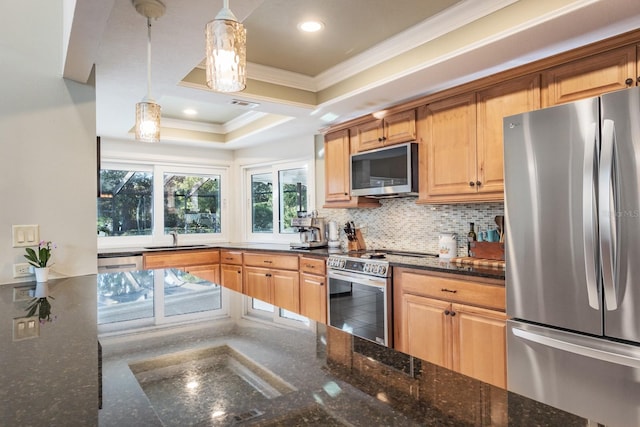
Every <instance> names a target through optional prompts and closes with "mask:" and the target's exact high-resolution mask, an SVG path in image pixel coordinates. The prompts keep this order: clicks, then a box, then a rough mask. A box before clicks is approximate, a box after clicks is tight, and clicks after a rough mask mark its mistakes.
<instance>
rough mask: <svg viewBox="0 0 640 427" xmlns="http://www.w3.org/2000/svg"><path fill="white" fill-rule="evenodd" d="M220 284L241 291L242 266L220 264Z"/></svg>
mask: <svg viewBox="0 0 640 427" xmlns="http://www.w3.org/2000/svg"><path fill="white" fill-rule="evenodd" d="M220 284H221V285H222V286H224V287H225V288H229V289H231V290H233V291H236V292H242V266H241V265H234V264H220Z"/></svg>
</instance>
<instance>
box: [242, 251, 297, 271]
mask: <svg viewBox="0 0 640 427" xmlns="http://www.w3.org/2000/svg"><path fill="white" fill-rule="evenodd" d="M244 265H251V266H254V267H267V268H279V269H283V270H297V269H298V256H297V255H275V254H262V253H260V254H259V253H245V254H244Z"/></svg>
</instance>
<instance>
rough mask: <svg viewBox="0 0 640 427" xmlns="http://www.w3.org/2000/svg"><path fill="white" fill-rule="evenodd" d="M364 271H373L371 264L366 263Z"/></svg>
mask: <svg viewBox="0 0 640 427" xmlns="http://www.w3.org/2000/svg"><path fill="white" fill-rule="evenodd" d="M362 271H363V272H364V273H371V264H365V265H364V267H362Z"/></svg>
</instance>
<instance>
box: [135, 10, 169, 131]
mask: <svg viewBox="0 0 640 427" xmlns="http://www.w3.org/2000/svg"><path fill="white" fill-rule="evenodd" d="M131 2H132V3H133V6H134V7H135V8H136V11H137V12H138V13H139V14H140V15H142V16H144V17H145V18H147V95H146V96H145V97H144V98H143V99H142V101H140V102H138V103H137V104H136V141H143V142H158V141H160V105H159V104H156V102H155V101H154V100H153V98H152V97H151V18H154V19H158V18H160V17H161V16H162V15H164V11H165V5H164V4H163V3H162V2H161V1H160V0H131Z"/></svg>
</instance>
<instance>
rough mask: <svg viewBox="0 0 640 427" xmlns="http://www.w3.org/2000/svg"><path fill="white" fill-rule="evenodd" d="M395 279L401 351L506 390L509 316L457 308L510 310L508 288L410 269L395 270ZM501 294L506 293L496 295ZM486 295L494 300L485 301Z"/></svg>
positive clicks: (396, 326)
mask: <svg viewBox="0 0 640 427" xmlns="http://www.w3.org/2000/svg"><path fill="white" fill-rule="evenodd" d="M393 275H394V280H393V286H394V290H393V292H394V294H393V298H394V339H395V348H396V349H397V350H400V351H403V352H405V353H408V354H410V355H412V356H416V357H419V358H421V359H424V360H426V361H428V362H431V363H434V364H437V365H439V366H443V367H445V368H448V369H452V370H454V371H457V372H460V373H462V374H465V375H468V376H471V377H473V378H476V379H479V380H482V381H485V382H487V383H490V384H493V385H496V386H498V387H503V388H504V387H506V363H505V360H506V315H505V313H504V312H503V311H497V310H489V309H486V308H481V307H476V306H474V305H468V304H460V303H458V302H455V301H468V302H471V303H481V304H484V305H487V306H490V305H493V306H499V307H503V308H504V296H505V295H504V286H502V287H500V286H494V285H488V284H479V283H474V282H471V281H465V280H459V279H454V278H450V277H439V276H431V275H430V274H428V273H425V272H424V271H421V270H415V269H405V268H398V269H395V268H394V271H393ZM474 288H475V289H474ZM500 288H501V289H502V292H498V293H495V291H496V289H500ZM483 291H487V292H488V294H489V295H488V296H483V295H482V293H483ZM496 295H501V298H502V301H497V300H496ZM433 296H435V297H433Z"/></svg>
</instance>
